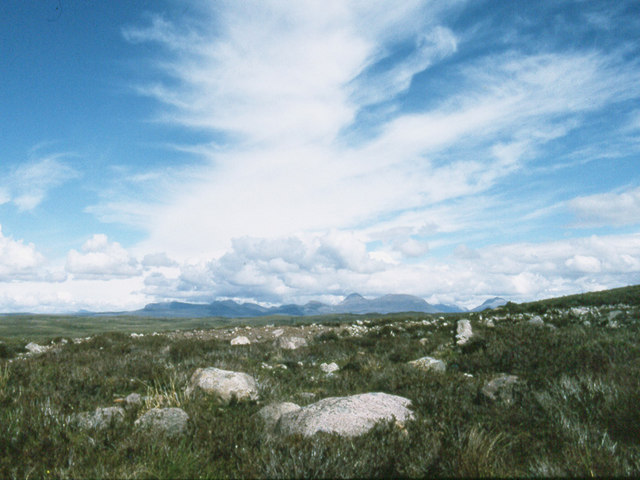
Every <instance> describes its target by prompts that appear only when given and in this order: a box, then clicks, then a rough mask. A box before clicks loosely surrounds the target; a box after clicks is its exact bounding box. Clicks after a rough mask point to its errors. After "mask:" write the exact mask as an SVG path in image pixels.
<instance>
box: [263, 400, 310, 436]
mask: <svg viewBox="0 0 640 480" xmlns="http://www.w3.org/2000/svg"><path fill="white" fill-rule="evenodd" d="M297 410H300V406H299V405H296V404H295V403H291V402H281V403H272V404H270V405H267V406H266V407H262V408H261V409H260V410H258V413H257V414H256V415H257V416H258V418H259V419H260V420H262V422H263V424H264V426H265V429H266V430H267V431H269V432H270V431H273V429H274V428H275V426H276V424H277V423H278V420H280V417H281V416H282V415H284V414H285V413H289V412H295V411H297Z"/></svg>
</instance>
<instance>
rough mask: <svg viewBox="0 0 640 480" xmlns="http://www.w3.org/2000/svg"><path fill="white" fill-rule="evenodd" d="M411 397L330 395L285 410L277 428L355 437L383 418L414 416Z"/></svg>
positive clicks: (308, 433)
mask: <svg viewBox="0 0 640 480" xmlns="http://www.w3.org/2000/svg"><path fill="white" fill-rule="evenodd" d="M410 405H411V400H409V399H408V398H404V397H400V396H397V395H390V394H388V393H380V392H375V393H362V394H359V395H351V396H348V397H329V398H324V399H322V400H320V401H318V402H316V403H312V404H310V405H307V406H306V407H302V408H301V409H299V410H295V411H292V412H288V413H284V414H282V416H281V417H280V420H279V421H278V423H277V425H276V431H277V432H278V433H281V434H284V435H292V434H302V435H304V436H307V437H308V436H311V435H314V434H315V433H317V432H328V433H337V434H338V435H341V436H347V437H353V436H358V435H362V434H363V433H366V432H368V431H369V430H370V429H371V428H373V426H374V425H375V424H376V423H378V422H380V421H391V420H395V421H396V422H401V423H402V422H405V421H407V420H411V419H413V413H412V412H411V411H410V410H409V409H408V407H409V406H410Z"/></svg>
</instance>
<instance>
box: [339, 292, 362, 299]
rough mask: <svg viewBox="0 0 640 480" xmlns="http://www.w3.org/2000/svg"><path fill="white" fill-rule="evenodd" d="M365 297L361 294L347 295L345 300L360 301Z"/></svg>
mask: <svg viewBox="0 0 640 480" xmlns="http://www.w3.org/2000/svg"><path fill="white" fill-rule="evenodd" d="M363 298H364V297H363V296H362V295H360V294H359V293H352V294H350V295H347V296H346V297H345V298H344V299H345V300H360V299H363Z"/></svg>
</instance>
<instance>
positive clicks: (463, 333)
mask: <svg viewBox="0 0 640 480" xmlns="http://www.w3.org/2000/svg"><path fill="white" fill-rule="evenodd" d="M472 336H473V330H471V322H470V321H469V320H467V319H466V318H465V319H462V320H459V321H458V326H457V330H456V341H457V344H458V345H464V344H465V343H467V342H468V341H469V340H470V339H471V337H472Z"/></svg>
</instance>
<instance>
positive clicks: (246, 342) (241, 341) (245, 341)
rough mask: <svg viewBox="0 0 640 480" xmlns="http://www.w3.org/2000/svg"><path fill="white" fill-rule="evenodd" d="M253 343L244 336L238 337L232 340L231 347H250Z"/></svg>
mask: <svg viewBox="0 0 640 480" xmlns="http://www.w3.org/2000/svg"><path fill="white" fill-rule="evenodd" d="M250 343H251V341H250V340H249V339H248V338H247V337H244V336H242V335H241V336H238V337H235V338H233V339H232V340H231V345H249V344H250Z"/></svg>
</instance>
